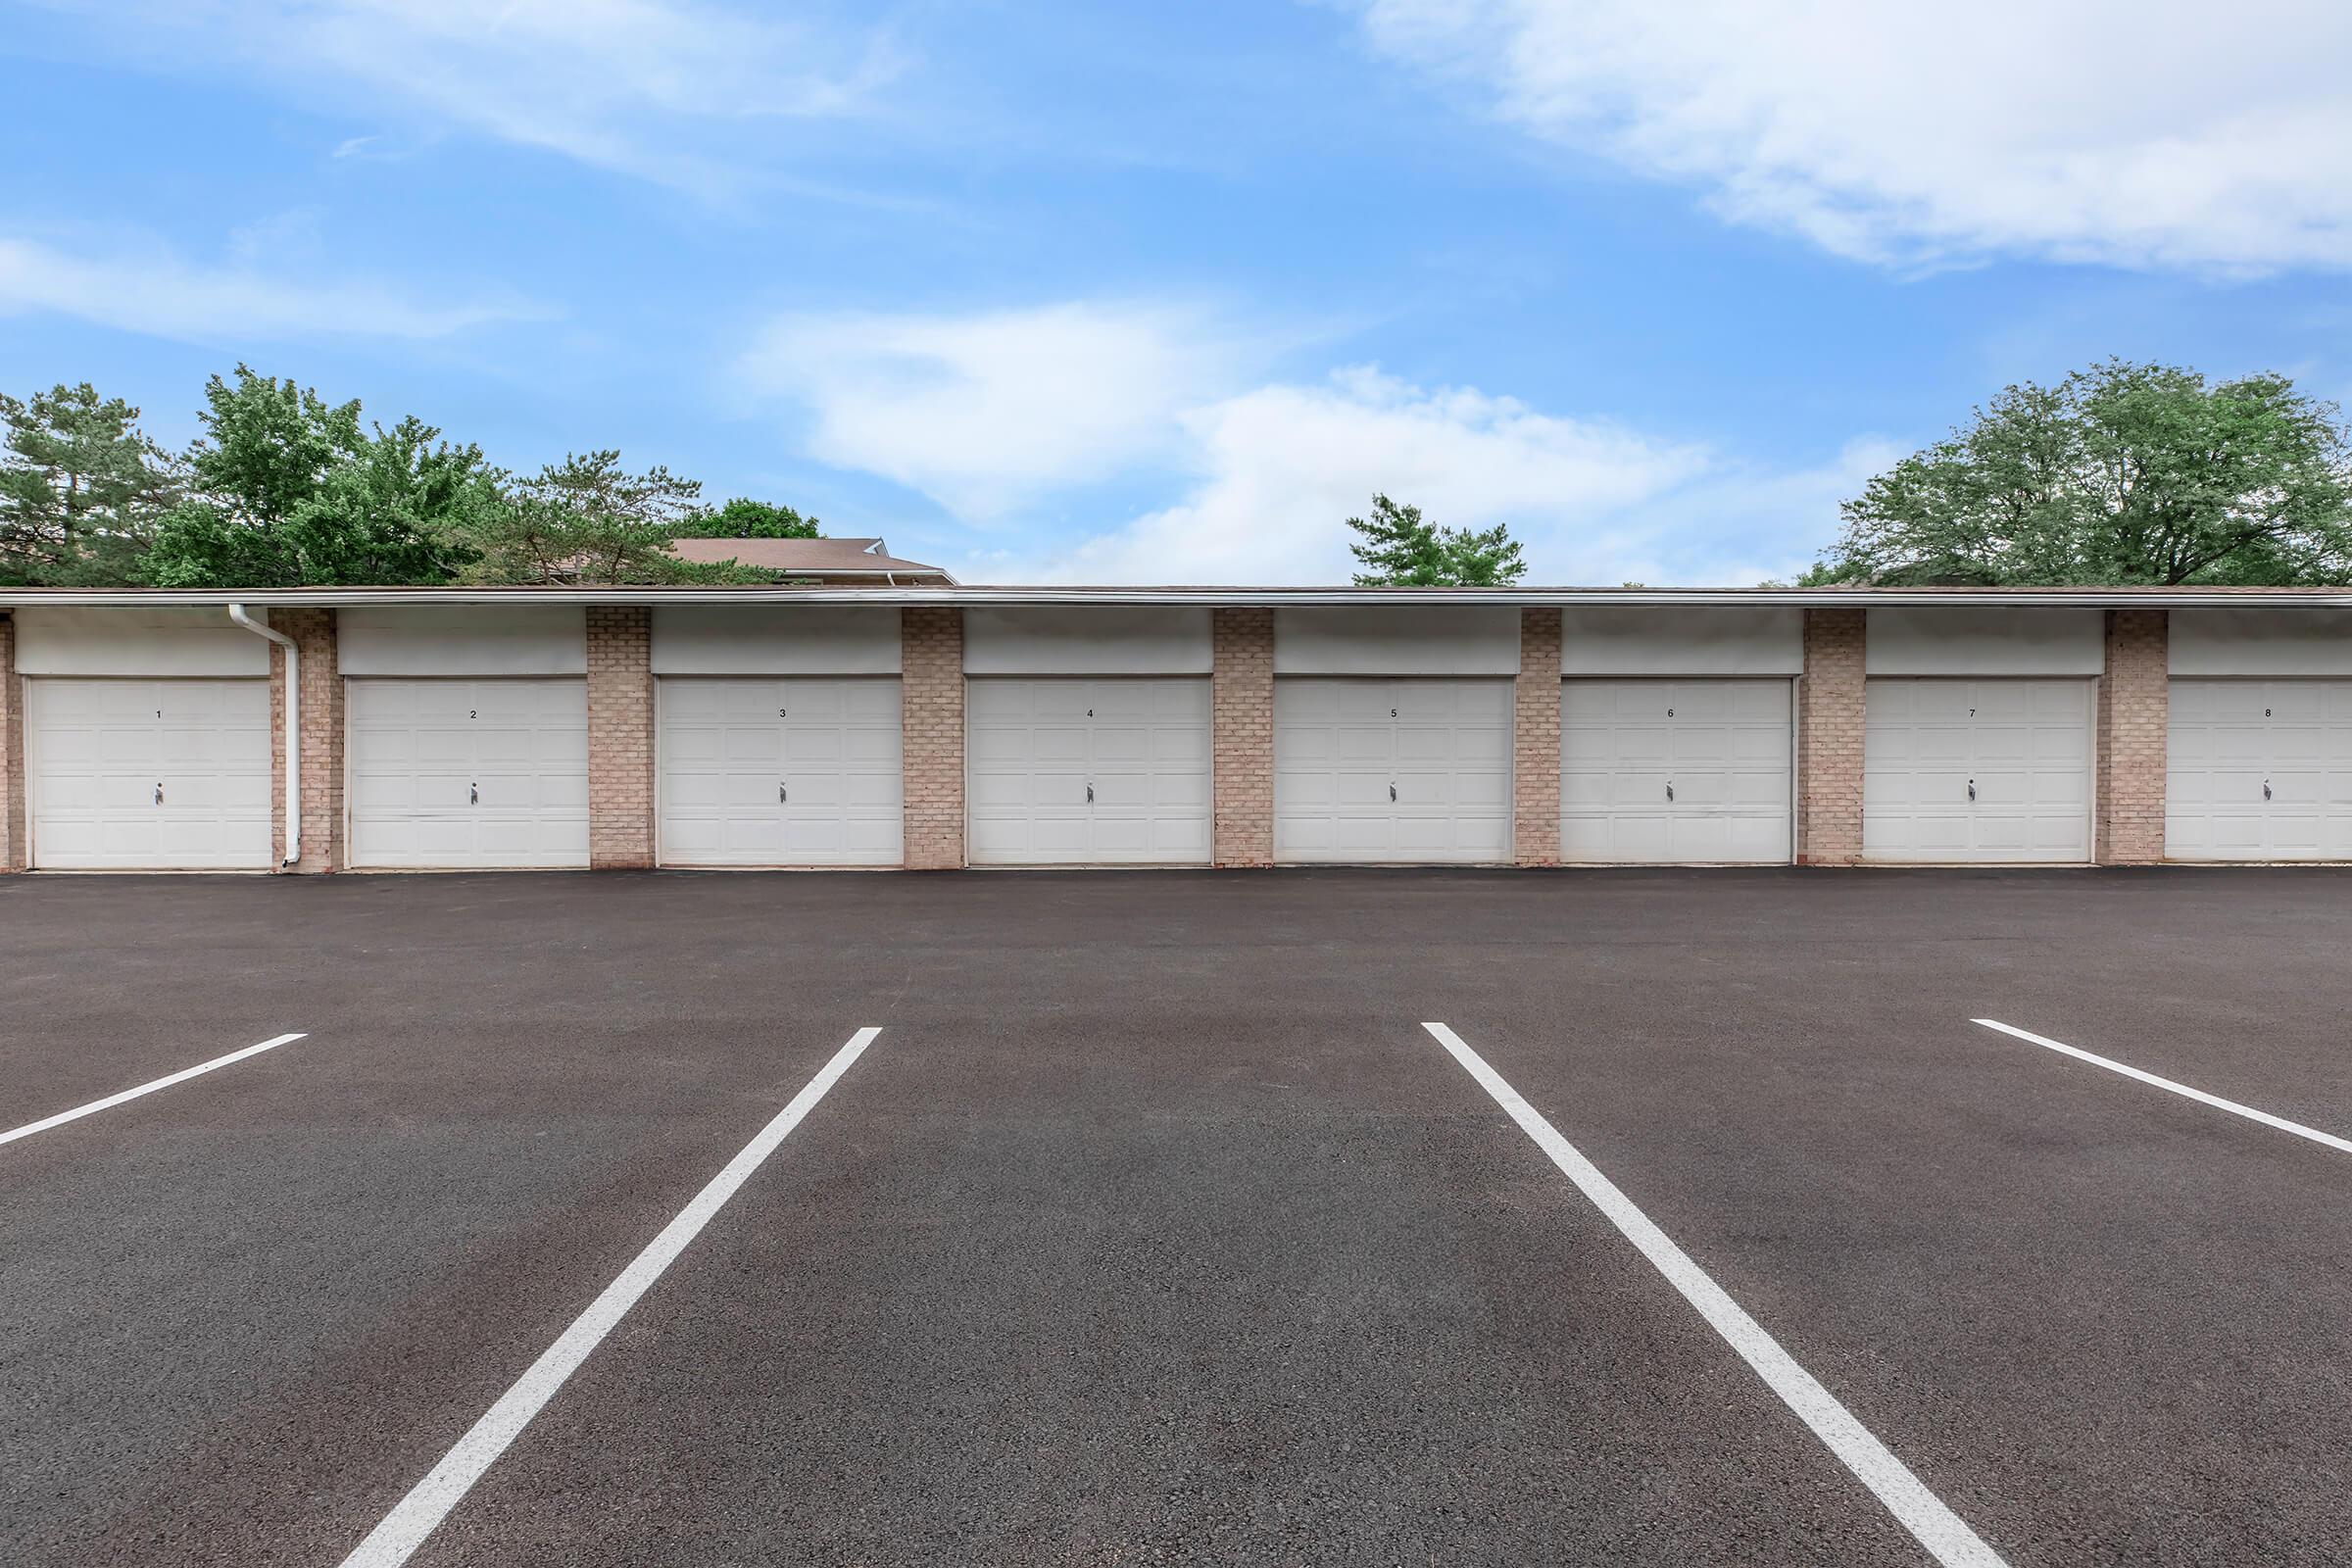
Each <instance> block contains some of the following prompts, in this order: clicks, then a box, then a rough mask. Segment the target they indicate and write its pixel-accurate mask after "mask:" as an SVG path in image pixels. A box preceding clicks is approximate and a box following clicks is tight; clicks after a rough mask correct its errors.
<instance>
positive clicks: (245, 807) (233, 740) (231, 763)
mask: <svg viewBox="0 0 2352 1568" xmlns="http://www.w3.org/2000/svg"><path fill="white" fill-rule="evenodd" d="M270 742H271V735H270V683H269V682H268V681H265V680H251V679H245V680H237V679H227V680H138V679H128V680H106V679H74V678H60V677H54V676H36V677H33V678H31V679H28V680H27V681H25V773H26V784H27V788H28V792H29V800H28V803H27V804H28V806H29V807H30V813H29V814H30V817H31V830H32V842H31V849H32V862H33V864H35V865H39V866H47V867H51V868H53V869H59V870H76V869H78V870H180V869H186V870H208V869H250V870H260V869H266V868H267V867H268V866H269V864H270V839H271V817H272V810H271V791H270V783H271V778H272V775H273V772H274V767H273V763H272V760H271V745H270ZM159 785H160V786H161V787H162V799H161V800H160V801H159V800H158V799H157V787H158V786H159Z"/></svg>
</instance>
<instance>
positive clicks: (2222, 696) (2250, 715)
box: [2164, 680, 2352, 860]
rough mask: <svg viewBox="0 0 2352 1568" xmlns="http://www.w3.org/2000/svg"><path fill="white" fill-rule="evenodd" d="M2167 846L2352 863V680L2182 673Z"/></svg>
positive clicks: (2220, 854)
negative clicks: (2206, 676) (2221, 677)
mask: <svg viewBox="0 0 2352 1568" xmlns="http://www.w3.org/2000/svg"><path fill="white" fill-rule="evenodd" d="M2171 732H2172V733H2171V739H2170V742H2169V748H2170V757H2169V760H2168V763H2167V767H2166V772H2165V810H2164V853H2165V855H2166V857H2167V858H2171V859H2176V860H2352V681H2346V680H2274V681H2259V680H2176V681H2174V682H2173V687H2172V720H2171Z"/></svg>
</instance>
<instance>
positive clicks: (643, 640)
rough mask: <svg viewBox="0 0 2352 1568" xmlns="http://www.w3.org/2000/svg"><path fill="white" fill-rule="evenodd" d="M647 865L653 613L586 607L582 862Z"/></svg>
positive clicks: (599, 866) (605, 866)
mask: <svg viewBox="0 0 2352 1568" xmlns="http://www.w3.org/2000/svg"><path fill="white" fill-rule="evenodd" d="M653 863H654V613H653V612H652V611H651V610H648V609H645V608H644V607H642V606H626V607H623V606H613V607H607V606H591V607H590V608H589V611H588V864H589V865H590V866H591V867H593V868H594V869H596V870H599V871H641V870H644V869H645V868H646V867H648V866H650V865H652V864H653Z"/></svg>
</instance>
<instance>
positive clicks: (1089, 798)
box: [1086, 784, 1095, 806]
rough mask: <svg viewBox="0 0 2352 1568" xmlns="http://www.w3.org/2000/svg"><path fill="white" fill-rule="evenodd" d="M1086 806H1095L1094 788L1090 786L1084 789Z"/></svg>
mask: <svg viewBox="0 0 2352 1568" xmlns="http://www.w3.org/2000/svg"><path fill="white" fill-rule="evenodd" d="M1086 804H1087V805H1089V806H1092V805H1094V804H1095V787H1094V786H1093V785H1092V784H1089V785H1088V786H1087V787H1086Z"/></svg>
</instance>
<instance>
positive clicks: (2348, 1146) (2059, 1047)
mask: <svg viewBox="0 0 2352 1568" xmlns="http://www.w3.org/2000/svg"><path fill="white" fill-rule="evenodd" d="M1969 1022H1971V1023H1977V1024H1983V1025H1984V1026H1985V1028H1987V1029H1998V1030H1999V1031H2000V1032H2001V1033H2003V1034H2005V1035H2014V1036H2015V1037H2016V1038H2018V1039H2020V1040H2023V1041H2025V1042H2026V1043H2027V1044H2028V1045H2034V1046H2043V1047H2046V1048H2047V1049H2049V1050H2051V1051H2056V1052H2060V1053H2063V1054H2066V1055H2069V1056H2073V1057H2075V1058H2076V1059H2077V1060H2079V1061H2087V1062H2089V1063H2090V1064H2091V1065H2092V1066H2094V1067H2104V1068H2106V1069H2107V1070H2108V1071H2109V1072H2120V1073H2122V1074H2123V1075H2124V1076H2125V1077H2127V1078H2136V1079H2138V1080H2139V1081H2140V1082H2141V1083H2143V1084H2154V1085H2155V1086H2156V1087H2157V1088H2159V1089H2169V1090H2171V1091H2172V1092H2173V1093H2174V1094H2176V1095H2180V1096H2182V1097H2184V1098H2186V1099H2189V1100H2193V1101H2196V1102H2197V1103H2199V1104H2204V1105H2211V1106H2212V1107H2213V1108H2214V1109H2216V1110H2226V1111H2228V1112H2229V1114H2230V1115H2232V1116H2243V1117H2245V1118H2246V1120H2248V1121H2258V1122H2260V1123H2262V1124H2263V1125H2264V1126H2265V1127H2276V1128H2278V1130H2279V1131H2280V1132H2282V1133H2293V1134H2294V1135H2295V1136H2296V1137H2297V1138H2308V1139H2310V1140H2311V1141H2312V1142H2313V1143H2315V1144H2326V1145H2327V1147H2328V1148H2329V1149H2333V1150H2336V1151H2338V1152H2342V1153H2346V1154H2352V1141H2348V1140H2345V1139H2342V1138H2338V1137H2336V1136H2335V1134H2333V1133H2324V1132H2322V1131H2320V1130H2319V1129H2318V1128H2317V1127H2306V1126H2304V1125H2303V1124H2302V1123H2301V1122H2299V1121H2288V1120H2287V1119H2286V1118H2285V1117H2284V1116H2274V1115H2272V1114H2271V1113H2270V1112H2269V1111H2267V1110H2256V1109H2255V1108H2254V1107H2253V1106H2252V1105H2241V1104H2239V1103H2237V1102H2236V1101H2234V1100H2224V1099H2223V1098H2222V1097H2221V1096H2219V1095H2209V1094H2207V1093H2206V1092H2205V1091H2204V1090H2202V1089H2191V1088H2189V1087H2188V1085H2186V1084H2177V1083H2175V1082H2173V1081H2172V1080H2171V1079H2170V1078H2159V1077H2157V1076H2156V1075H2155V1074H2154V1073H2152V1072H2142V1071H2140V1070H2139V1069H2138V1068H2137V1067H2131V1066H2126V1065H2125V1064H2124V1063H2123V1062H2120V1061H2114V1060H2111V1059H2109V1058H2108V1057H2106V1056H2100V1055H2094V1054H2092V1053H2090V1052H2087V1051H2084V1050H2083V1049H2082V1047H2080V1046H2070V1045H2068V1044H2067V1043H2066V1042H2065V1041H2063V1040H2052V1039H2049V1038H2048V1037H2047V1036H2044V1035H2037V1034H2032V1033H2030V1032H2028V1031H2026V1030H2024V1029H2020V1028H2018V1027H2017V1026H2016V1025H2015V1024H2006V1023H2002V1022H2000V1021H1999V1020H1998V1019H1995V1018H1971V1019H1970V1020H1969Z"/></svg>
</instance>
